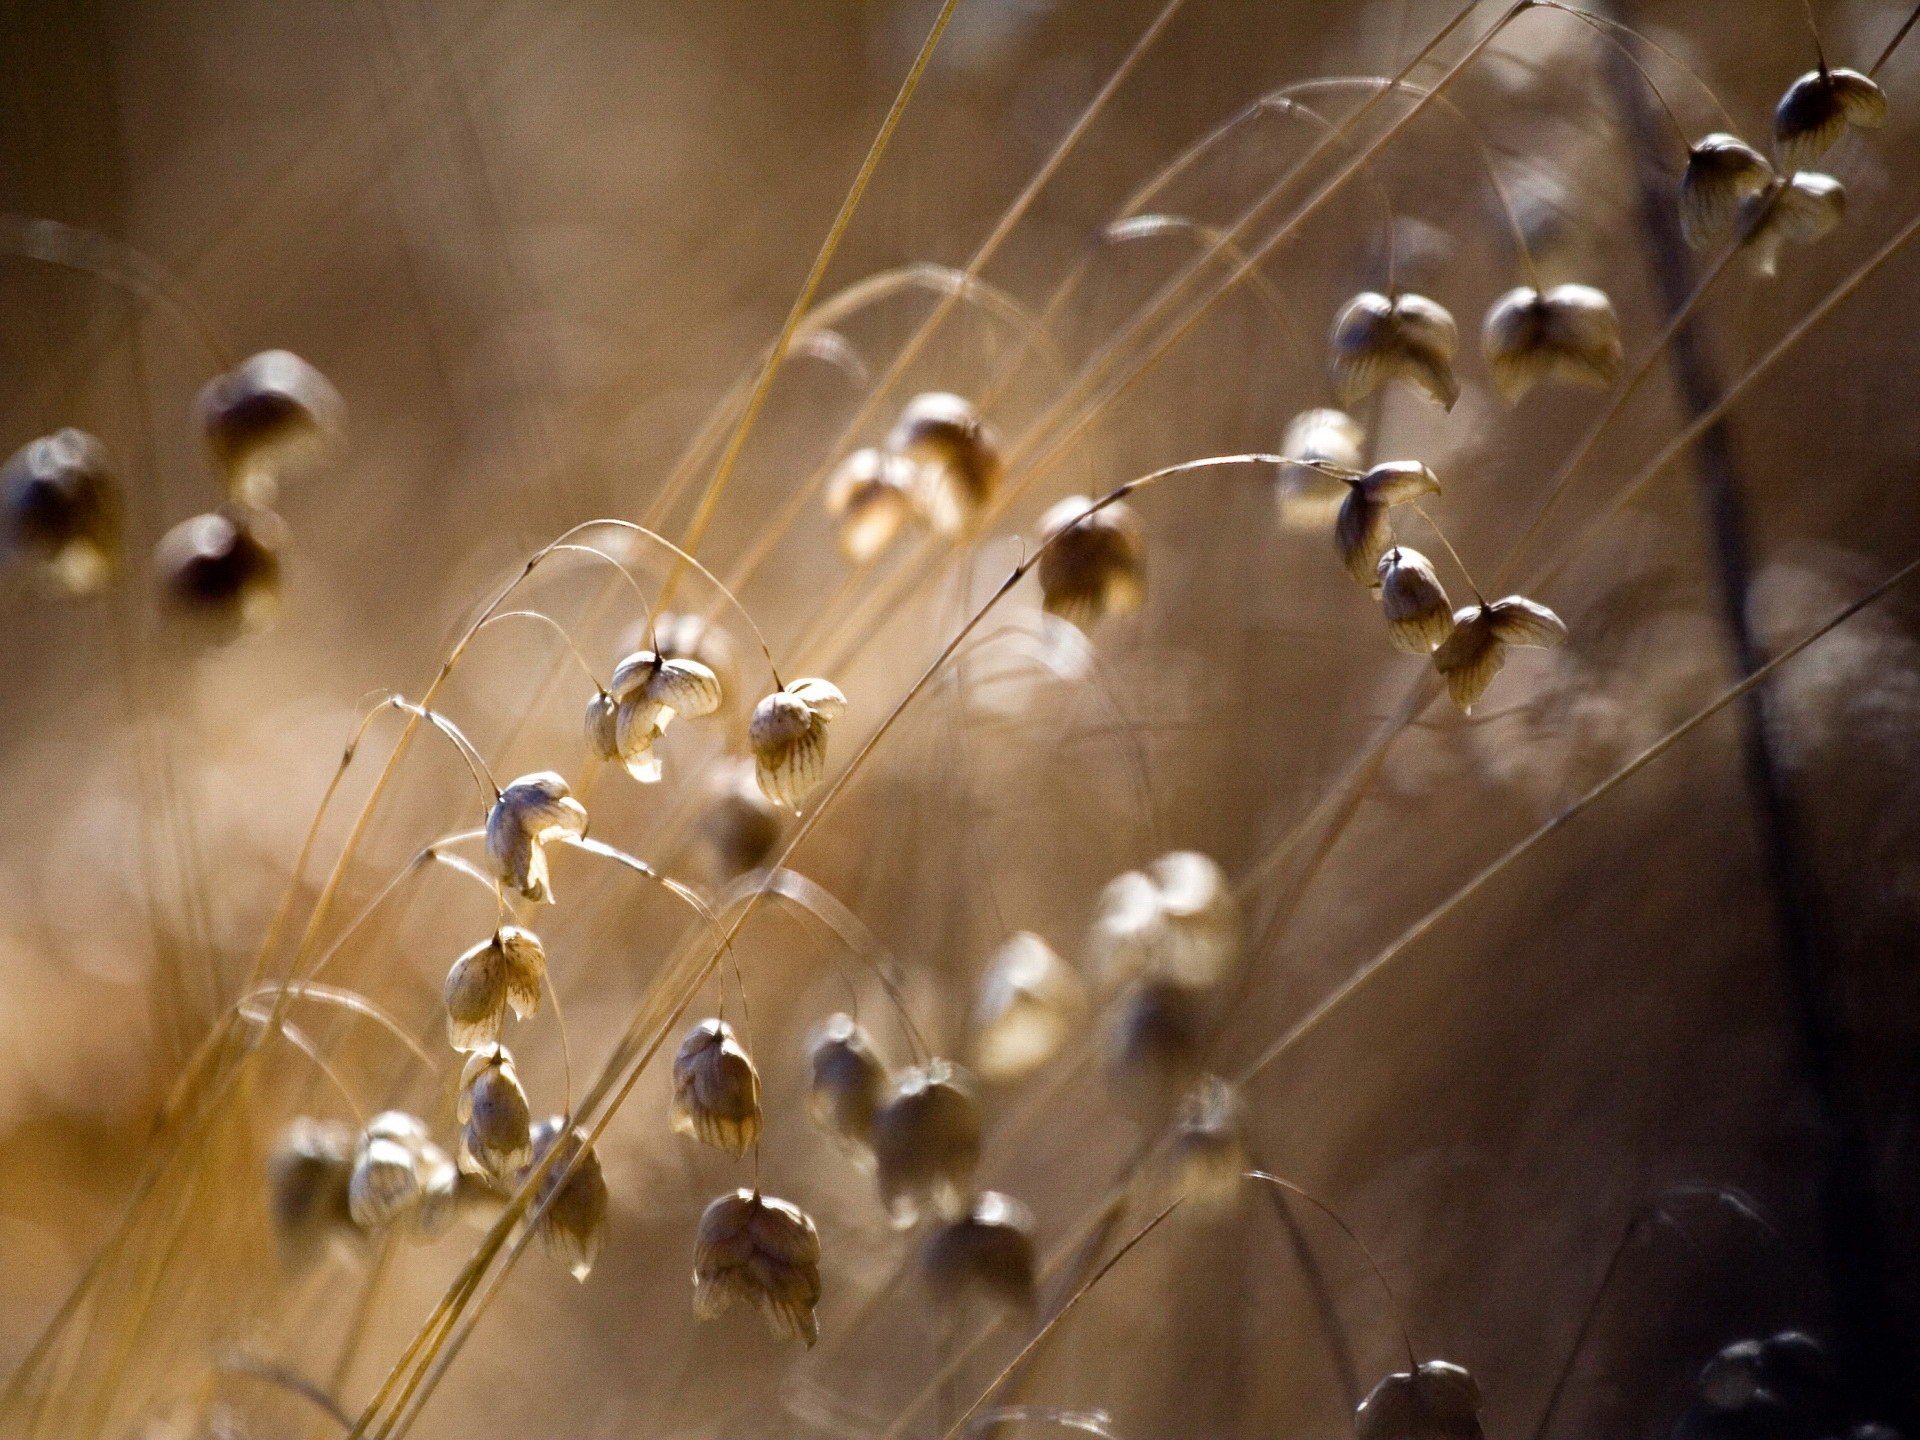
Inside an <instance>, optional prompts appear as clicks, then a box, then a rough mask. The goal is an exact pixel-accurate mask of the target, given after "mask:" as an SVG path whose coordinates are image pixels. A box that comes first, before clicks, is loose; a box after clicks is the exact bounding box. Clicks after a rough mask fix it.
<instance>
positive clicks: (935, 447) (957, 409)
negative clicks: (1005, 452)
mask: <svg viewBox="0 0 1920 1440" xmlns="http://www.w3.org/2000/svg"><path fill="white" fill-rule="evenodd" d="M887 449H888V450H889V451H890V452H892V453H893V454H895V455H899V456H903V457H904V458H906V459H907V460H908V461H910V462H912V464H913V467H914V482H913V483H914V497H915V499H916V501H917V502H918V504H919V507H920V513H921V514H923V515H924V516H925V517H926V519H927V523H928V525H930V526H931V527H932V528H933V529H934V531H935V532H937V533H938V534H941V535H949V536H956V535H965V534H968V533H970V532H971V531H972V530H973V529H974V527H975V526H976V525H977V524H978V523H979V520H980V517H981V515H982V513H983V512H984V511H985V510H986V508H987V506H988V505H990V504H991V503H992V502H993V497H994V495H995V494H996V493H997V492H998V491H999V488H1000V442H999V440H998V438H997V437H996V436H995V435H994V433H993V431H992V429H991V428H989V427H988V425H987V423H986V421H985V420H983V419H981V418H980V412H979V411H978V410H976V409H975V408H974V406H973V403H972V402H971V401H969V400H965V399H962V398H961V397H960V396H958V395H949V394H946V393H944V392H940V391H934V392H929V393H928V394H925V395H916V396H914V397H913V399H911V400H909V401H908V402H907V403H906V405H905V407H904V408H903V409H902V410H901V411H900V418H899V420H897V421H896V422H895V423H894V427H893V430H892V433H890V434H889V435H888V436H887Z"/></svg>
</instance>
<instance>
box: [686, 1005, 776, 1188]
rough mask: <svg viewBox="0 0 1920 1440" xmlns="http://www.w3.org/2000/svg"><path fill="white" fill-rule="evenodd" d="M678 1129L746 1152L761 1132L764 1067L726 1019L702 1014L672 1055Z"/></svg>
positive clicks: (707, 1142)
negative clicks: (756, 1066)
mask: <svg viewBox="0 0 1920 1440" xmlns="http://www.w3.org/2000/svg"><path fill="white" fill-rule="evenodd" d="M669 1118H670V1121H671V1123H672V1125H673V1129H674V1133H675V1134H677V1135H691V1136H692V1137H693V1138H694V1139H696V1140H698V1141H700V1143H701V1144H703V1145H711V1146H713V1147H714V1148H715V1149H716V1150H725V1151H726V1152H727V1153H728V1154H730V1155H743V1154H745V1153H746V1151H747V1150H748V1148H749V1147H750V1146H752V1145H753V1143H754V1142H755V1141H756V1140H758V1139H759V1138H760V1072H759V1071H758V1070H756V1069H754V1067H753V1060H752V1059H751V1057H749V1056H748V1054H747V1052H746V1050H745V1049H744V1048H743V1047H742V1046H741V1044H740V1041H739V1040H738V1038H737V1037H736V1036H735V1035H734V1033H733V1027H732V1026H731V1025H729V1024H727V1022H726V1021H724V1020H702V1021H701V1022H700V1023H699V1024H698V1025H696V1026H694V1027H693V1029H692V1031H691V1032H690V1033H689V1034H688V1035H687V1038H686V1039H685V1040H684V1041H682V1042H681V1045H680V1053H679V1054H677V1055H675V1056H674V1057H673V1100H672V1104H671V1108H670V1111H669Z"/></svg>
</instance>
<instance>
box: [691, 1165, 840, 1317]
mask: <svg viewBox="0 0 1920 1440" xmlns="http://www.w3.org/2000/svg"><path fill="white" fill-rule="evenodd" d="M737 1300H738V1301H745V1302H747V1303H748V1304H751V1305H753V1306H756V1307H757V1308H758V1309H759V1311H760V1313H761V1314H762V1315H763V1316H765V1317H766V1321H767V1324H768V1325H769V1326H770V1327H772V1329H773V1332H774V1334H776V1335H779V1336H781V1337H782V1338H784V1339H788V1340H803V1341H805V1342H806V1343H807V1345H808V1346H811V1345H812V1344H813V1343H814V1342H815V1341H816V1340H818V1339H819V1338H820V1322H819V1321H818V1320H817V1319H815V1318H814V1313H813V1307H814V1306H815V1305H817V1304H819V1302H820V1234H819V1232H818V1231H817V1230H815V1229H814V1228H813V1221H812V1220H810V1219H808V1218H807V1214H806V1212H805V1211H803V1210H802V1209H800V1207H799V1206H797V1205H792V1204H789V1203H788V1202H787V1201H785V1200H776V1199H774V1198H773V1197H772V1196H771V1195H762V1194H761V1193H760V1192H759V1191H758V1190H736V1191H734V1192H733V1193H732V1194H731V1195H722V1196H720V1197H719V1198H718V1199H717V1200H715V1201H714V1202H713V1203H712V1204H710V1205H708V1206H707V1208H706V1211H705V1213H704V1214H702V1215H701V1217H700V1229H699V1231H698V1233H697V1234H696V1235H695V1237H694V1242H693V1309H694V1313H695V1314H696V1315H698V1316H699V1317H700V1318H701V1319H702V1320H711V1319H712V1318H713V1317H714V1316H716V1315H719V1314H721V1313H722V1312H724V1311H725V1310H727V1309H728V1308H729V1307H730V1306H732V1305H733V1303H734V1302H735V1301H737Z"/></svg>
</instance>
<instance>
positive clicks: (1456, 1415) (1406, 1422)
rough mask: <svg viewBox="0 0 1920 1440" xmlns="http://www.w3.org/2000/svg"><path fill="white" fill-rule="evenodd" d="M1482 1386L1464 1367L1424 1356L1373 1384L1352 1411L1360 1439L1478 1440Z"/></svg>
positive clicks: (1479, 1437)
mask: <svg viewBox="0 0 1920 1440" xmlns="http://www.w3.org/2000/svg"><path fill="white" fill-rule="evenodd" d="M1480 1404H1481V1398H1480V1387H1479V1386H1478V1385H1477V1384H1476V1383H1475V1382H1474V1379H1473V1377H1472V1376H1471V1375H1469V1374H1468V1373H1467V1372H1466V1371H1465V1370H1463V1369H1461V1368H1460V1367H1459V1366H1458V1365H1452V1364H1449V1363H1448V1362H1447V1361H1445V1360H1427V1361H1423V1362H1422V1363H1421V1364H1420V1366H1419V1367H1418V1368H1417V1369H1416V1370H1415V1371H1414V1372H1413V1373H1412V1374H1408V1373H1407V1372H1405V1371H1397V1372H1395V1373H1394V1374H1391V1375H1389V1376H1387V1377H1386V1378H1385V1379H1383V1380H1382V1381H1381V1382H1380V1383H1379V1384H1378V1385H1376V1386H1374V1387H1373V1389H1372V1391H1370V1392H1369V1393H1368V1395H1367V1398H1366V1399H1364V1400H1362V1401H1361V1402H1360V1405H1359V1408H1358V1409H1357V1410H1356V1411H1355V1412H1354V1417H1353V1426H1354V1432H1355V1434H1356V1436H1357V1437H1358V1440H1482V1431H1481V1427H1480V1417H1479V1410H1480Z"/></svg>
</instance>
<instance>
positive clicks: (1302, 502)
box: [1279, 409, 1367, 530]
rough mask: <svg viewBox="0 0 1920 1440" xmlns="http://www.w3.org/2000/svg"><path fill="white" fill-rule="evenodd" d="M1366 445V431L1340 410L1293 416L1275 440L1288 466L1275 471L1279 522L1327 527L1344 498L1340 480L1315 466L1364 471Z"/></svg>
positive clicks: (1343, 484) (1297, 526) (1308, 527)
mask: <svg viewBox="0 0 1920 1440" xmlns="http://www.w3.org/2000/svg"><path fill="white" fill-rule="evenodd" d="M1366 443H1367V436H1366V431H1364V430H1362V429H1361V428H1360V424H1359V422H1358V421H1357V420H1355V419H1354V418H1353V417H1352V416H1351V415H1349V414H1347V413H1346V412H1345V411H1344V410H1328V409H1320V410H1306V411H1302V412H1301V413H1300V414H1298V415H1296V416H1294V417H1293V419H1292V420H1291V421H1289V422H1288V424H1287V433H1286V434H1285V435H1284V436H1283V437H1282V438H1281V441H1280V453H1281V454H1282V455H1284V456H1286V457H1287V459H1288V460H1289V461H1290V462H1294V463H1290V464H1286V465H1282V466H1281V467H1280V488H1279V496H1280V523H1281V524H1283V525H1285V526H1287V527H1288V528H1289V529H1293V530H1320V529H1324V528H1325V527H1327V526H1329V525H1331V524H1333V517H1334V516H1335V515H1337V514H1339V513H1340V502H1341V501H1342V500H1345V499H1346V498H1347V486H1346V482H1345V481H1344V480H1342V479H1340V477H1339V476H1337V475H1330V474H1328V473H1327V472H1326V471H1325V470H1322V469H1317V468H1315V467H1317V466H1323V465H1325V466H1332V467H1333V468H1335V469H1338V470H1349V471H1355V472H1357V471H1361V470H1364V469H1366V468H1367V467H1366V461H1365V458H1364V457H1365V455H1366Z"/></svg>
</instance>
